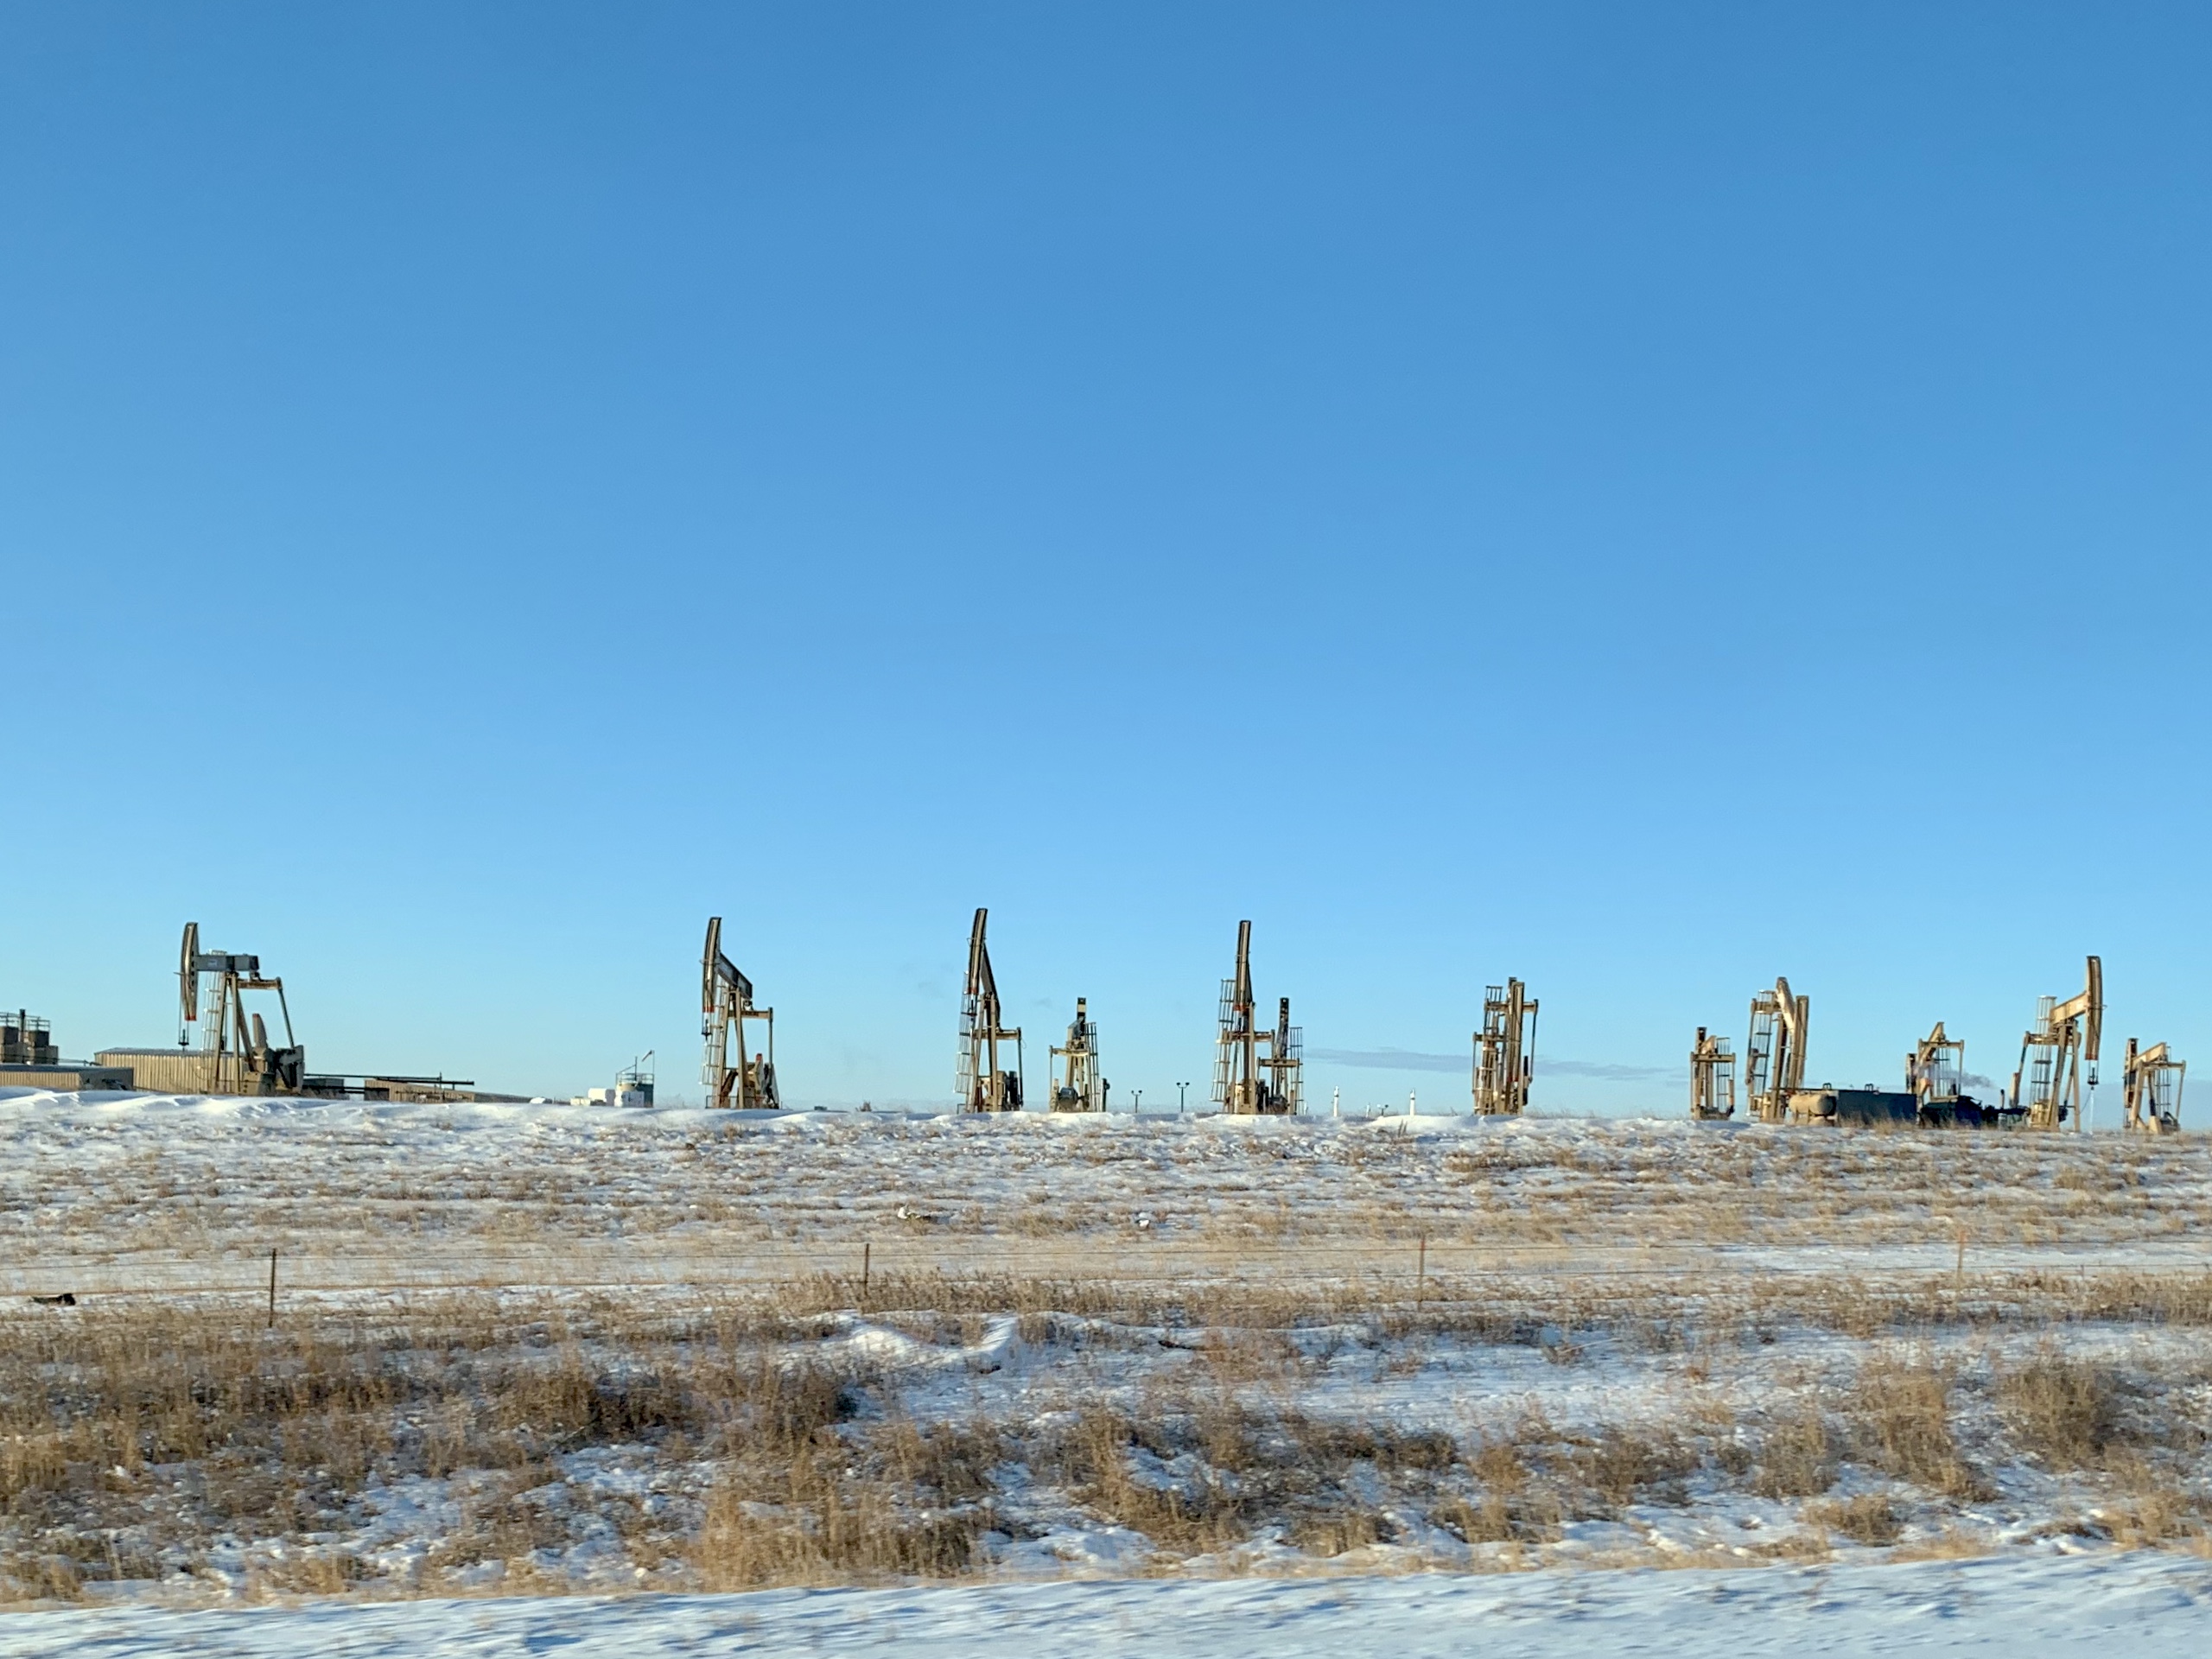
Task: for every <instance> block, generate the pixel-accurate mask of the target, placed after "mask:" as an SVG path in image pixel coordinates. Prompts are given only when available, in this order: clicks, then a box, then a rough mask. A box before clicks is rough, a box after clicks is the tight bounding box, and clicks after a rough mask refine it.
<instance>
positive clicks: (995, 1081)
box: [953, 908, 1027, 1112]
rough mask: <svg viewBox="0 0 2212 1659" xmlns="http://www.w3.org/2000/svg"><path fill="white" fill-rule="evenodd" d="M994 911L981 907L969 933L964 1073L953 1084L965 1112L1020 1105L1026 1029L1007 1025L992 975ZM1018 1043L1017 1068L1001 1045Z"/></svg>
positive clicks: (962, 1025) (963, 1028)
mask: <svg viewBox="0 0 2212 1659" xmlns="http://www.w3.org/2000/svg"><path fill="white" fill-rule="evenodd" d="M989 914H990V912H988V911H987V910H983V909H982V908H978V909H977V910H976V922H975V925H974V926H973V927H972V928H970V929H969V933H968V982H967V988H966V990H965V991H964V992H963V994H962V996H961V999H960V1071H959V1075H958V1077H957V1078H956V1079H955V1081H954V1084H953V1087H954V1089H955V1090H957V1093H958V1094H959V1096H960V1109H961V1110H962V1111H963V1112H1018V1111H1020V1109H1021V1078H1022V1073H1023V1071H1025V1070H1027V1067H1026V1066H1025V1065H1023V1062H1022V1053H1021V1028H1020V1027H1019V1026H1008V1025H1007V1024H1006V1023H1005V1014H1004V1011H1003V1010H1002V1009H1001V1007H1000V1004H999V986H998V981H997V979H996V978H995V977H994V976H993V975H992V973H991V951H990V947H989V945H988V944H986V943H985V942H984V938H983V924H984V921H985V919H986V918H988V916H989ZM1008 1042H1010V1043H1012V1044H1013V1045H1014V1070H1013V1071H1005V1070H1003V1069H1002V1068H1001V1066H1000V1065H999V1059H1000V1055H999V1046H1000V1045H1001V1043H1008Z"/></svg>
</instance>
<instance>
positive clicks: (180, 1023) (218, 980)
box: [176, 922, 307, 1095]
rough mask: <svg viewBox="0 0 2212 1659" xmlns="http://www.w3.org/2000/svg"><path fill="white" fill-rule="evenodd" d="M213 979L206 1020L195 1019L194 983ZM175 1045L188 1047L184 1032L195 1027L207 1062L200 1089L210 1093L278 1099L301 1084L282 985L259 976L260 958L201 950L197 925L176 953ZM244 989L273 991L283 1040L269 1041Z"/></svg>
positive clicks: (303, 1056)
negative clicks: (203, 977)
mask: <svg viewBox="0 0 2212 1659" xmlns="http://www.w3.org/2000/svg"><path fill="white" fill-rule="evenodd" d="M203 974H205V975H207V976H209V977H210V978H212V979H213V981H214V986H213V1007H212V1008H211V1009H210V1011H209V1015H208V1018H207V1020H206V1021H205V1022H204V1023H203V1022H201V1021H200V976H201V975H203ZM176 977H177V1033H176V1041H177V1046H178V1047H180V1048H183V1047H187V1046H189V1043H190V1039H189V1037H188V1035H187V1031H188V1027H191V1026H193V1025H195V1024H198V1025H200V1046H201V1048H202V1049H203V1050H204V1051H205V1052H206V1054H207V1082H206V1084H205V1085H204V1086H205V1087H206V1089H207V1092H208V1093H209V1094H213V1095H278V1094H288V1093H296V1092H297V1091H298V1090H300V1089H302V1087H304V1086H305V1084H306V1072H307V1051H306V1050H305V1049H303V1048H302V1047H301V1046H300V1045H299V1042H298V1039H296V1038H295V1037H294V1036H293V1034H292V1007H291V1004H290V1003H289V1001H286V1000H285V997H284V982H283V980H282V979H279V978H277V977H276V976H273V975H271V976H267V977H264V976H263V974H262V971H261V958H260V957H256V956H245V955H240V954H238V953H236V952H233V951H228V950H201V949H200V924H199V923H197V922H187V923H186V924H185V925H184V941H183V944H181V947H180V948H179V950H178V951H177V970H176ZM248 991H274V992H276V993H277V1008H278V1009H279V1011H280V1012H281V1013H282V1014H283V1020H284V1041H283V1045H282V1046H278V1045H276V1044H272V1043H271V1042H270V1040H269V1027H268V1026H267V1024H266V1023H265V1022H264V1020H263V1019H262V1017H261V1016H260V1015H259V1014H249V1013H247V1011H246V1007H245V993H246V992H248Z"/></svg>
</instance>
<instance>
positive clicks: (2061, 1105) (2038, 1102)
mask: <svg viewBox="0 0 2212 1659" xmlns="http://www.w3.org/2000/svg"><path fill="white" fill-rule="evenodd" d="M2087 980H2088V982H2087V983H2086V984H2085V985H2084V986H2083V987H2082V994H2081V995H2079V996H2072V997H2069V998H2067V1000H2066V1001H2063V1002H2061V1001H2058V1000H2057V999H2056V997H2050V996H2046V997H2044V998H2042V999H2041V1000H2040V1001H2038V1002H2037V1005H2036V1023H2035V1025H2034V1027H2033V1028H2032V1029H2031V1030H2030V1031H2029V1032H2028V1033H2027V1034H2026V1035H2025V1036H2024V1037H2023V1038H2021V1039H2020V1063H2019V1065H2017V1066H2015V1067H2014V1068H2013V1070H2012V1099H2013V1102H2014V1103H2016V1104H2018V1103H2021V1102H2022V1101H2024V1102H2025V1103H2026V1106H2027V1109H2028V1127H2029V1128H2031V1129H2056V1128H2064V1127H2065V1125H2066V1122H2067V1121H2068V1120H2069V1118H2070V1119H2071V1120H2072V1121H2073V1124H2074V1127H2075V1129H2076V1130H2079V1129H2080V1128H2081V1127H2082V1073H2083V1068H2084V1067H2085V1066H2086V1067H2087V1070H2088V1084H2089V1087H2090V1088H2091V1089H2094V1088H2095V1087H2096V1086H2097V1042H2098V1039H2099V1038H2100V1037H2101V1035H2102V1033H2103V1030H2104V1022H2105V970H2104V964H2103V963H2101V962H2100V961H2099V960H2098V959H2097V958H2096V957H2090V958H2089V959H2088V974H2087ZM2031 1053H2032V1059H2031ZM2023 1076H2024V1077H2025V1078H2026V1081H2027V1093H2026V1094H2025V1095H2024V1096H2023V1095H2022V1094H2021V1092H2020V1084H2021V1079H2022V1077H2023Z"/></svg>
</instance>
